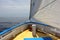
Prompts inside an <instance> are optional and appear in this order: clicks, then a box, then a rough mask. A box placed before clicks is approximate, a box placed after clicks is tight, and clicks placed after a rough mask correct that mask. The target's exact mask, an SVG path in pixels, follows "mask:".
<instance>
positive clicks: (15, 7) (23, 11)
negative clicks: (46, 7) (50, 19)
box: [0, 0, 30, 17]
mask: <svg viewBox="0 0 60 40" xmlns="http://www.w3.org/2000/svg"><path fill="white" fill-rule="evenodd" d="M29 11H30V0H0V17H1V16H2V17H14V15H15V16H18V17H21V16H23V15H25V16H28V14H29ZM3 14H4V15H3Z"/></svg>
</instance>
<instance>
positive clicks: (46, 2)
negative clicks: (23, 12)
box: [34, 0, 60, 29]
mask: <svg viewBox="0 0 60 40" xmlns="http://www.w3.org/2000/svg"><path fill="white" fill-rule="evenodd" d="M38 1H40V0H38ZM39 4H40V3H39ZM34 18H35V19H36V20H38V21H39V22H43V23H45V24H48V25H51V26H53V27H56V28H59V29H60V0H42V3H41V4H40V6H39V10H38V11H37V13H36V14H35V15H34Z"/></svg>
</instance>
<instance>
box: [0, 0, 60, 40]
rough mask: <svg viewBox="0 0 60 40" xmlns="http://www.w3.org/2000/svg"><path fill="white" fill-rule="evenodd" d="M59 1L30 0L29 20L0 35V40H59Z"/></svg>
mask: <svg viewBox="0 0 60 40" xmlns="http://www.w3.org/2000/svg"><path fill="white" fill-rule="evenodd" d="M59 3H60V0H31V2H30V15H29V20H26V21H23V22H21V23H19V24H16V25H14V26H12V27H11V28H9V29H6V30H4V31H3V32H1V33H0V40H26V39H25V38H28V39H29V38H32V39H33V38H37V39H38V38H40V40H42V39H41V38H43V39H44V38H45V39H44V40H46V38H47V37H48V38H50V39H49V40H60V27H59V26H60V19H59V17H60V9H59V7H60V5H59ZM48 38H47V40H48Z"/></svg>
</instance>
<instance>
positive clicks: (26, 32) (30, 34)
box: [13, 30, 33, 40]
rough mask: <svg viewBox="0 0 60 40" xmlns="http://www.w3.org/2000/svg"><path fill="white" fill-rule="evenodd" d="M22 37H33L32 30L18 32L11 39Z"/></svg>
mask: <svg viewBox="0 0 60 40" xmlns="http://www.w3.org/2000/svg"><path fill="white" fill-rule="evenodd" d="M24 38H33V36H32V32H30V31H29V30H26V31H24V32H23V33H20V34H19V35H17V36H16V37H15V38H14V39H13V40H24Z"/></svg>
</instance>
